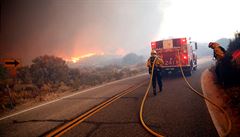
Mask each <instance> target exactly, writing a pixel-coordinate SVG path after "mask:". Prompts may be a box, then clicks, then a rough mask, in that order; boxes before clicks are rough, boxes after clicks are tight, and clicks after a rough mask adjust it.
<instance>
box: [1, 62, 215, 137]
mask: <svg viewBox="0 0 240 137" xmlns="http://www.w3.org/2000/svg"><path fill="white" fill-rule="evenodd" d="M199 64H200V66H199V67H198V70H197V71H196V72H194V73H193V75H192V76H191V77H188V79H189V81H190V83H191V84H192V86H193V87H194V88H196V89H197V90H201V84H200V77H201V73H202V71H203V70H204V69H205V68H207V67H209V62H204V61H202V62H201V60H200V63H199ZM148 80H149V76H148V75H142V76H139V77H136V78H132V79H127V80H123V81H119V82H114V83H113V84H109V85H106V86H103V87H100V88H96V89H93V90H89V91H86V92H82V93H80V94H77V95H75V96H71V97H68V98H64V99H61V100H59V101H56V102H53V103H51V104H48V105H44V106H41V107H39V108H36V109H33V110H29V111H27V112H24V113H21V114H19V115H16V116H13V117H10V118H6V119H3V120H1V121H0V136H1V137H2V136H3V137H31V136H34V137H35V136H41V135H44V134H45V133H47V132H48V131H50V130H52V129H53V128H55V127H57V126H59V125H61V124H63V123H65V122H68V121H69V120H71V119H73V118H74V117H76V116H79V115H81V114H82V113H84V112H85V111H87V110H88V109H90V108H91V107H93V106H95V105H97V104H98V103H100V102H102V101H104V100H106V99H108V98H110V97H111V96H113V95H114V94H116V93H119V92H120V91H121V90H123V89H126V88H127V87H130V86H132V85H134V84H137V83H139V82H141V81H146V84H145V85H143V86H142V87H140V88H138V89H136V90H135V91H133V92H131V93H129V94H127V95H125V96H124V97H122V98H120V99H119V100H117V101H115V102H114V103H113V104H111V105H110V106H108V107H106V108H105V109H103V110H101V111H99V112H98V113H96V114H95V115H93V116H92V117H90V118H88V119H87V120H85V121H84V122H83V123H81V124H80V125H78V126H76V127H74V128H73V129H71V130H70V131H69V132H67V133H66V134H64V135H63V136H66V137H71V136H74V137H76V136H78V137H79V136H80V137H82V136H83V137H85V136H86V137H91V136H94V137H95V136H96V137H118V136H119V137H135V136H138V137H148V136H152V135H151V134H149V133H148V132H147V131H146V130H144V128H143V127H142V126H141V124H140V121H139V109H140V104H141V100H142V97H143V95H144V93H145V90H146V89H147V82H148ZM163 84H164V87H163V92H161V93H158V94H157V96H153V94H152V92H150V93H149V95H148V98H147V101H146V104H145V107H144V114H143V116H144V120H145V122H146V124H147V125H148V126H150V127H151V128H152V129H154V130H155V131H157V132H159V133H161V134H162V135H164V136H169V137H215V136H218V134H217V132H216V129H215V127H214V125H213V123H212V120H211V118H210V115H209V113H208V110H207V107H206V104H205V102H204V100H203V99H201V98H199V97H198V96H197V95H196V94H195V93H193V92H191V91H190V90H189V88H188V87H187V85H186V84H185V82H184V80H183V79H182V78H181V77H180V76H179V77H174V76H170V77H165V78H164V79H163Z"/></svg>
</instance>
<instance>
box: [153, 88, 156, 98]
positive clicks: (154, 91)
mask: <svg viewBox="0 0 240 137" xmlns="http://www.w3.org/2000/svg"><path fill="white" fill-rule="evenodd" d="M153 95H154V96H156V95H157V92H156V89H155V88H154V89H153Z"/></svg>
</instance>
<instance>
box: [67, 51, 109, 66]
mask: <svg viewBox="0 0 240 137" xmlns="http://www.w3.org/2000/svg"><path fill="white" fill-rule="evenodd" d="M94 55H104V53H103V52H102V53H100V54H97V53H93V52H92V53H88V54H85V55H82V56H75V57H71V58H70V59H65V60H66V61H69V62H73V63H76V62H78V61H79V60H81V59H83V58H88V57H91V56H94Z"/></svg>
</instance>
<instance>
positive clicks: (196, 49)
mask: <svg viewBox="0 0 240 137" xmlns="http://www.w3.org/2000/svg"><path fill="white" fill-rule="evenodd" d="M197 49H198V47H197V42H195V50H197Z"/></svg>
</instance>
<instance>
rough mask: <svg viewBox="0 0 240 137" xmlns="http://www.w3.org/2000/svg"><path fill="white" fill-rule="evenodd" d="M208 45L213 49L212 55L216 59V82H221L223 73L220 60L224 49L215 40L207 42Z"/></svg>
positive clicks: (223, 54)
mask: <svg viewBox="0 0 240 137" xmlns="http://www.w3.org/2000/svg"><path fill="white" fill-rule="evenodd" d="M208 47H209V48H211V49H213V56H214V58H215V59H216V60H217V62H216V68H215V73H216V75H217V79H218V82H219V83H222V82H223V73H224V70H223V66H222V60H223V58H224V56H225V52H226V50H225V49H224V48H223V47H221V46H220V45H219V44H218V43H216V42H210V43H209V44H208Z"/></svg>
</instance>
